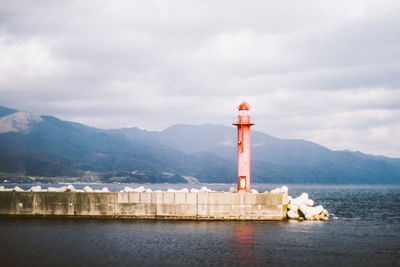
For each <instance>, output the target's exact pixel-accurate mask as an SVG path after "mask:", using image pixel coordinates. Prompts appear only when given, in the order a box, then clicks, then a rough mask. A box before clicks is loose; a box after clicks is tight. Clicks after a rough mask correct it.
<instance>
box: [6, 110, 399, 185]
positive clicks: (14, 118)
mask: <svg viewBox="0 0 400 267" xmlns="http://www.w3.org/2000/svg"><path fill="white" fill-rule="evenodd" d="M252 145H253V147H252V181H253V182H261V183H345V184H349V183H400V159H392V158H387V157H382V156H371V155H367V154H362V153H360V152H349V151H331V150H329V149H327V148H325V147H322V146H320V145H318V144H315V143H312V142H308V141H304V140H284V139H279V138H275V137H272V136H270V135H268V134H265V133H261V132H257V131H252ZM0 172H1V173H12V174H15V175H17V174H18V175H19V176H21V175H25V176H44V177H50V176H71V177H72V176H73V177H78V178H77V179H78V180H79V179H81V180H84V181H106V182H185V181H186V179H185V177H187V176H192V177H195V178H197V179H198V180H199V181H201V182H227V183H234V182H235V181H236V178H235V177H236V129H235V127H233V126H220V125H200V126H193V125H175V126H172V127H170V128H168V129H166V130H164V131H160V132H157V131H145V130H140V129H139V128H124V129H116V130H101V129H96V128H92V127H88V126H85V125H82V124H79V123H73V122H68V121H62V120H59V119H57V118H55V117H51V116H38V115H36V114H32V113H28V112H18V111H17V110H13V109H8V108H5V107H0ZM1 177H5V176H4V174H3V175H1ZM93 177H94V178H93ZM93 179H94V180H93Z"/></svg>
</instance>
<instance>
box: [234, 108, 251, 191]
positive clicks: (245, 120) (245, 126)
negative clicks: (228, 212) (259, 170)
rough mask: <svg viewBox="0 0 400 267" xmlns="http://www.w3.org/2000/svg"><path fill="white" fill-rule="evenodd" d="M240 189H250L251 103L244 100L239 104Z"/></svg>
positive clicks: (236, 123) (237, 122) (237, 124)
mask: <svg viewBox="0 0 400 267" xmlns="http://www.w3.org/2000/svg"><path fill="white" fill-rule="evenodd" d="M233 125H235V126H237V127H238V163H237V167H238V190H239V191H240V190H244V191H250V126H253V125H254V123H251V122H250V105H249V104H247V103H246V102H242V103H241V104H240V105H239V106H238V116H237V121H236V122H235V123H233Z"/></svg>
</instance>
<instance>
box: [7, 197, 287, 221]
mask: <svg viewBox="0 0 400 267" xmlns="http://www.w3.org/2000/svg"><path fill="white" fill-rule="evenodd" d="M287 204H288V195H287V194H286V193H274V194H271V193H258V194H255V193H244V192H243V193H227V192H216V193H181V192H176V193H175V192H151V193H136V192H112V193H86V192H9V191H8V192H0V215H3V216H4V215H5V216H10V215H16V216H71V217H111V218H132V219H134V218H137V219H180V220H185V219H187V220H284V219H286V213H287Z"/></svg>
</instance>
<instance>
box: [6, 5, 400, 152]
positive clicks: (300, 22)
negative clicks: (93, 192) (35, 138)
mask: <svg viewBox="0 0 400 267" xmlns="http://www.w3.org/2000/svg"><path fill="white" fill-rule="evenodd" d="M399 14H400V1H396V0H394V1H384V0H379V1H361V0H360V1H357V0H349V1H339V0H334V1H321V0H315V1H305V0H302V1H293V0H290V1H289V0H288V1H285V0H280V1H266V0H262V1H232V0H229V1H215V0H214V1H205V0H203V1H190V0H183V1H173V0H168V1H149V0H146V1H131V0H128V1H98V0H94V1H67V0H60V1H56V0H49V1H39V0H35V1H33V0H32V1H18V0H15V1H7V0H0V105H3V106H8V107H12V108H16V109H19V110H25V111H31V112H35V113H38V114H42V115H43V114H48V115H53V116H57V117H59V118H62V119H66V120H71V121H77V122H81V123H84V124H87V125H90V126H95V127H100V128H121V127H132V126H137V127H140V128H142V129H149V130H161V129H164V128H166V127H168V126H171V125H173V124H176V123H188V124H204V123H213V124H223V125H231V123H232V121H233V120H234V117H235V113H236V111H235V107H236V106H238V104H239V103H240V102H241V101H243V100H246V101H247V102H248V103H249V104H250V105H251V106H252V108H253V109H252V116H253V119H254V122H255V123H256V125H255V126H254V128H253V129H255V130H259V131H262V132H266V133H269V134H271V135H273V136H276V137H279V138H296V139H306V140H310V141H314V142H317V143H319V144H321V145H324V146H326V147H328V148H330V149H334V150H342V149H350V150H354V151H356V150H359V151H362V152H365V153H371V154H380V155H386V156H393V157H400V15H399Z"/></svg>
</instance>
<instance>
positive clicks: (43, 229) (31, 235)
mask: <svg viewBox="0 0 400 267" xmlns="http://www.w3.org/2000/svg"><path fill="white" fill-rule="evenodd" d="M6 186H7V187H9V186H11V185H6ZM83 186H84V185H79V186H78V185H77V186H76V187H77V188H83ZM90 186H92V187H93V188H102V187H103V186H104V185H90ZM107 186H108V187H109V188H110V189H112V190H113V191H118V190H121V189H122V188H123V187H124V186H125V185H118V184H113V185H107ZM130 186H132V187H136V186H138V185H134V184H131V185H130ZM145 186H146V187H150V188H152V189H164V190H165V189H167V188H183V187H187V185H170V184H164V185H145ZM207 186H208V187H211V188H213V189H215V190H227V189H228V188H229V187H230V186H231V185H216V184H215V185H212V184H211V185H209V184H208V185H207ZM21 187H23V188H25V189H26V188H29V187H30V185H23V186H21ZM43 187H44V186H43ZM196 187H197V188H198V187H199V186H196ZM253 187H254V188H256V189H258V190H260V191H265V190H271V189H273V188H275V187H276V186H274V185H253ZM288 187H289V195H291V196H294V197H295V196H298V195H300V194H301V193H302V192H307V193H308V194H309V195H310V198H312V199H313V200H314V201H315V203H316V205H318V204H321V205H323V206H324V207H325V208H326V209H327V210H328V211H329V212H330V214H331V215H330V219H331V220H330V221H328V222H315V221H303V222H297V221H288V222H185V221H134V220H133V221H129V220H111V219H110V220H96V219H90V220H86V219H79V220H72V219H36V218H35V219H27V218H1V219H0V264H1V266H38V265H40V266H157V265H166V266H169V265H182V266H188V265H225V266H239V265H245V266H249V265H250V266H258V265H259V266H261V265H273V266H304V265H305V266H400V186H347V185H346V186H337V185H332V186H328V185H289V186H288Z"/></svg>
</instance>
